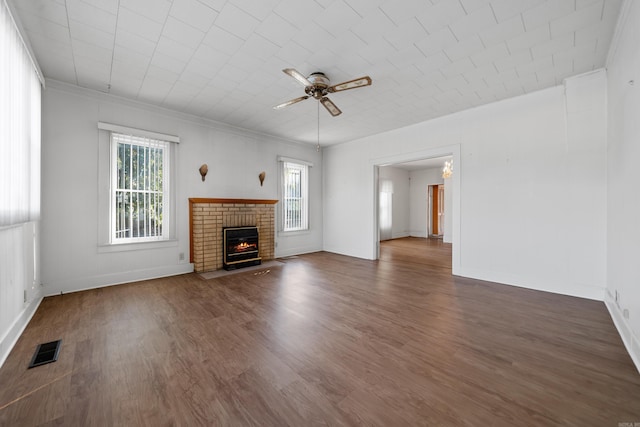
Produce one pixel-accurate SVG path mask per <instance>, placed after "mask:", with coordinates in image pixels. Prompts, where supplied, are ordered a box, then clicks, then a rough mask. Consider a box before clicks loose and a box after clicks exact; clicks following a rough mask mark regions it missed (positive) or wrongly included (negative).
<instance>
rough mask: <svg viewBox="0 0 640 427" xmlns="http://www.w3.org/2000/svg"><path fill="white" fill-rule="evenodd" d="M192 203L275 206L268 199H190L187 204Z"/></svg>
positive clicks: (273, 201)
mask: <svg viewBox="0 0 640 427" xmlns="http://www.w3.org/2000/svg"><path fill="white" fill-rule="evenodd" d="M193 203H238V204H243V205H275V204H276V203H278V201H277V200H269V199H208V198H191V199H189V204H193Z"/></svg>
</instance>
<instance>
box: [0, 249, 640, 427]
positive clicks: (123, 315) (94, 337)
mask: <svg viewBox="0 0 640 427" xmlns="http://www.w3.org/2000/svg"><path fill="white" fill-rule="evenodd" d="M282 261H283V262H284V265H283V266H281V267H274V268H269V269H268V270H266V269H265V270H263V271H258V272H239V273H238V274H234V275H230V276H225V277H220V278H217V279H212V280H208V281H207V280H203V279H201V278H200V276H198V275H196V274H188V275H182V276H176V277H170V278H165V279H158V280H149V281H144V282H138V283H132V284H127V285H120V286H113V287H108V288H102V289H97V290H92V291H86V292H78V293H73V294H67V295H63V296H56V297H51V298H46V299H45V300H44V301H43V302H42V304H41V306H40V308H39V309H38V311H37V313H36V314H35V316H34V318H33V319H32V321H31V323H30V324H29V326H28V327H27V329H26V330H25V332H24V334H23V335H22V337H21V338H20V340H19V341H18V343H17V344H16V346H15V348H14V350H13V351H12V353H11V355H10V356H9V358H8V359H7V361H6V362H5V364H4V366H3V367H2V369H0V425H20V426H38V425H43V426H45V425H51V426H54V425H100V426H102V425H154V426H163V425H167V426H168V425H256V426H267V425H274V426H287V425H289V426H299V425H338V426H348V425H381V426H382V425H384V426H386V425H424V426H433V425H456V426H458V425H494V426H503V425H504V426H511V425H549V426H564V425H613V426H615V425H618V423H620V422H640V375H639V374H638V372H637V371H636V369H635V367H634V366H633V364H632V362H631V360H630V358H629V356H628V354H627V353H626V351H625V349H624V346H623V345H622V342H621V340H620V337H619V336H618V334H617V332H616V330H615V328H614V326H613V324H612V322H611V319H610V318H609V314H608V313H607V310H606V308H605V306H604V304H603V303H600V302H595V301H588V300H583V299H579V298H572V297H566V296H561V295H554V294H549V293H544V292H536V291H532V290H527V289H521V288H516V287H510V286H504V285H498V284H495V283H489V282H482V281H477V280H471V279H465V278H458V277H453V276H452V275H451V268H450V265H451V247H450V245H447V244H444V243H442V241H440V240H435V239H416V238H407V239H398V240H391V241H387V242H383V244H382V249H381V259H380V260H379V261H366V260H361V259H354V258H349V257H345V256H341V255H336V254H330V253H322V252H321V253H314V254H308V255H304V256H298V257H292V258H288V259H284V260H282ZM60 338H62V340H63V344H62V349H61V352H60V355H59V359H58V361H57V362H55V363H51V364H48V365H43V366H40V367H38V368H35V369H30V370H28V369H27V365H28V363H29V359H30V357H31V354H32V352H33V350H34V348H35V346H36V344H37V343H40V342H46V341H50V340H54V339H60Z"/></svg>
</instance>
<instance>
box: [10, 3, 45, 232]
mask: <svg viewBox="0 0 640 427" xmlns="http://www.w3.org/2000/svg"><path fill="white" fill-rule="evenodd" d="M40 83H41V80H40V75H39V71H38V68H37V64H36V63H35V62H34V61H33V60H32V57H31V55H30V52H29V50H28V48H27V46H26V45H25V44H24V43H23V40H22V37H21V35H20V33H19V31H18V29H17V27H16V24H15V22H14V20H13V17H12V15H11V12H10V10H9V9H8V6H7V4H6V2H4V1H3V2H0V94H2V95H1V96H0V227H4V226H11V225H15V224H21V223H25V222H30V221H37V220H39V219H40V96H41V85H40Z"/></svg>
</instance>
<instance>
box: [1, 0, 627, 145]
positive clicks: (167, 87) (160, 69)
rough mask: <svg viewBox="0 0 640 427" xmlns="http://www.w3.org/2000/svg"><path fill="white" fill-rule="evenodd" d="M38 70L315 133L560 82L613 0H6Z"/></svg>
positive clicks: (393, 121) (612, 11)
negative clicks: (327, 86)
mask: <svg viewBox="0 0 640 427" xmlns="http://www.w3.org/2000/svg"><path fill="white" fill-rule="evenodd" d="M12 3H13V5H14V7H15V8H16V10H17V12H18V15H19V18H20V20H21V21H22V24H23V26H24V28H25V29H26V32H27V36H28V38H29V40H30V43H31V45H32V47H33V50H34V52H35V54H36V57H37V60H38V62H39V64H40V66H41V68H42V70H43V73H44V75H45V77H47V78H50V79H55V80H59V81H62V82H67V83H71V84H74V85H78V86H82V87H86V88H91V89H96V90H99V91H102V92H110V93H112V94H115V95H119V96H122V97H126V98H130V99H135V100H139V101H143V102H147V103H151V104H155V105H160V106H163V107H167V108H170V109H174V110H178V111H181V112H186V113H190V114H194V115H196V116H201V117H205V118H209V119H213V120H216V121H219V122H224V123H227V124H230V125H233V126H238V127H241V128H246V129H250V130H253V131H257V132H262V133H266V134H270V135H275V136H280V137H284V138H288V139H292V140H296V141H303V142H310V143H315V142H316V138H317V115H316V114H317V101H315V100H313V99H309V100H306V101H303V102H300V103H298V104H295V105H292V106H290V107H288V108H285V109H283V110H273V109H272V108H271V107H272V106H274V105H276V104H279V103H281V102H283V101H286V100H289V99H291V98H296V97H298V96H301V95H304V92H303V87H302V86H301V85H300V84H299V83H298V82H296V81H295V80H293V79H292V78H291V77H289V76H287V75H285V74H284V73H283V72H282V69H283V68H288V67H292V68H295V69H297V70H298V71H300V72H301V73H303V74H305V75H308V74H310V73H311V72H314V71H323V72H325V73H326V74H327V75H328V77H329V78H330V79H331V82H332V83H339V82H342V81H345V80H350V79H353V78H356V77H360V76H363V75H369V76H371V78H372V79H373V85H372V86H369V87H365V88H359V89H355V90H350V91H346V92H341V93H335V94H332V95H331V96H330V97H331V99H332V100H333V102H334V103H335V104H336V105H337V106H338V107H339V108H340V109H341V110H342V111H343V114H342V115H340V116H338V117H331V116H330V115H329V114H328V113H327V112H326V111H324V109H321V111H320V129H321V130H320V139H321V144H322V145H328V144H333V143H337V142H344V141H349V140H352V139H355V138H359V137H363V136H366V135H371V134H376V133H380V132H383V131H387V130H391V129H395V128H399V127H402V126H406V125H410V124H413V123H418V122H421V121H424V120H428V119H431V118H434V117H438V116H442V115H446V114H449V113H452V112H455V111H460V110H464V109H468V108H471V107H474V106H477V105H481V104H486V103H490V102H493V101H496V100H500V99H504V98H508V97H512V96H517V95H521V94H524V93H528V92H532V91H536V90H539V89H543V88H546V87H550V86H554V85H557V84H560V83H561V82H562V80H563V79H564V78H565V77H568V76H571V75H575V74H580V73H583V72H586V71H589V70H592V69H595V68H600V67H603V66H604V63H605V58H606V55H607V51H608V49H609V45H610V41H611V38H612V36H613V31H614V27H615V23H616V20H617V16H618V12H619V9H620V5H621V0H549V1H543V0H491V1H489V0H441V1H439V0H431V1H429V0H385V1H383V0H315V1H314V0H228V1H227V0H14V1H13V2H12Z"/></svg>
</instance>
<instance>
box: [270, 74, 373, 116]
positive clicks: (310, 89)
mask: <svg viewBox="0 0 640 427" xmlns="http://www.w3.org/2000/svg"><path fill="white" fill-rule="evenodd" d="M282 71H283V72H284V73H285V74H288V75H289V76H291V77H293V78H294V79H296V80H297V81H299V82H300V83H302V85H303V86H304V92H305V93H306V95H305V96H301V97H299V98H295V99H292V100H290V101H287V102H283V103H282V104H279V105H276V106H275V107H273V108H274V109H275V110H279V109H281V108H284V107H288V106H289V105H292V104H295V103H297V102H300V101H304V100H305V99H307V98H310V97H313V98H315V99H317V100H318V101H320V103H321V104H322V105H323V106H324V108H326V109H327V111H328V112H329V114H331V115H332V116H334V117H335V116H338V115H340V114H342V111H340V109H339V108H338V107H336V104H334V103H333V102H332V101H331V100H330V99H329V98H327V94H329V93H335V92H342V91H343V90H349V89H356V88H359V87H364V86H369V85H371V77H369V76H364V77H360V78H357V79H354V80H349V81H347V82H342V83H338V84H336V85H333V86H329V84H330V82H329V78H328V77H327V76H326V75H325V74H324V73H322V72H320V71H316V72H314V73H311V74H309V77H305V76H304V75H303V74H301V73H300V72H299V71H297V70H294V69H293V68H285V69H284V70H282Z"/></svg>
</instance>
